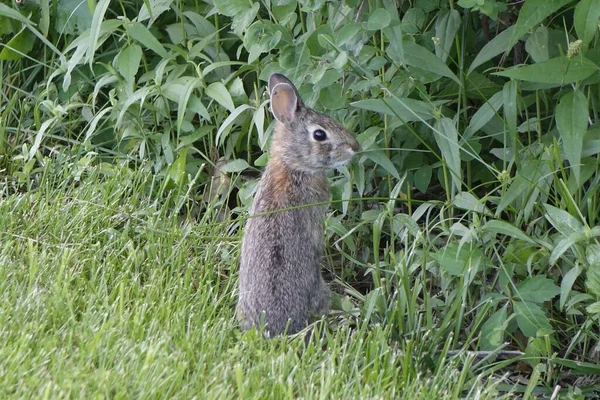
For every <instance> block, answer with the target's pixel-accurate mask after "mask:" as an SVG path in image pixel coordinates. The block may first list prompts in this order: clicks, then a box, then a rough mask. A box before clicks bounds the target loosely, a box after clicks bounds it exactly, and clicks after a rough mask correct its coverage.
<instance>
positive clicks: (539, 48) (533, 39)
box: [525, 26, 568, 63]
mask: <svg viewBox="0 0 600 400" xmlns="http://www.w3.org/2000/svg"><path fill="white" fill-rule="evenodd" d="M567 48H568V43H567V40H566V38H565V34H564V32H563V31H562V30H557V29H549V28H548V27H546V26H540V27H539V28H537V29H536V30H535V32H533V34H531V35H529V37H528V38H527V41H526V42H525V50H526V51H527V53H529V55H530V56H531V58H532V59H533V61H534V62H535V63H541V62H544V61H548V60H549V59H551V58H554V57H559V56H561V55H563V54H565V53H566V52H567Z"/></svg>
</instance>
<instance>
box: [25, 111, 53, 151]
mask: <svg viewBox="0 0 600 400" xmlns="http://www.w3.org/2000/svg"><path fill="white" fill-rule="evenodd" d="M56 122H57V120H56V117H53V118H49V119H47V120H45V121H44V122H43V123H42V126H40V129H39V130H38V131H37V133H36V134H35V139H34V141H33V144H32V145H31V148H30V149H29V159H30V160H31V159H33V157H35V153H37V151H38V149H39V148H40V145H41V144H42V139H43V138H44V135H45V134H46V132H47V131H50V130H52V128H53V127H54V124H55V123H56Z"/></svg>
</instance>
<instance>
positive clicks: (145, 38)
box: [125, 22, 169, 58]
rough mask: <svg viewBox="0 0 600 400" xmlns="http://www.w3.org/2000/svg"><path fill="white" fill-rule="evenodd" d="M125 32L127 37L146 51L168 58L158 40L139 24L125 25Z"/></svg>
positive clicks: (130, 23)
mask: <svg viewBox="0 0 600 400" xmlns="http://www.w3.org/2000/svg"><path fill="white" fill-rule="evenodd" d="M125 30H127V33H128V34H129V36H131V37H132V38H134V39H135V40H137V41H138V42H140V43H141V44H143V45H144V47H146V48H147V49H150V50H152V51H153V52H155V53H156V54H158V55H159V56H161V57H163V58H166V57H168V56H169V55H168V53H167V50H165V48H164V47H163V45H162V44H161V43H160V42H159V41H158V39H157V38H156V37H155V36H154V35H153V34H152V32H150V30H149V29H148V28H146V27H145V26H144V25H142V24H140V23H139V22H129V23H126V24H125Z"/></svg>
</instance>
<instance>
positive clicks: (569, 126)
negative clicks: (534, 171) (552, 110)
mask: <svg viewBox="0 0 600 400" xmlns="http://www.w3.org/2000/svg"><path fill="white" fill-rule="evenodd" d="M588 116H589V115H588V101H587V98H586V97H585V96H584V95H583V93H581V92H580V91H579V90H577V91H572V92H569V93H567V94H565V95H564V96H563V97H562V98H561V99H560V101H559V103H558V105H557V106H556V117H555V118H556V127H557V128H558V132H559V133H560V136H561V137H562V142H563V147H564V149H565V155H566V156H567V160H569V164H570V165H571V169H572V171H573V175H574V176H575V181H576V182H577V183H579V178H580V170H581V166H580V163H581V151H582V150H583V138H584V137H585V134H586V133H587V126H588Z"/></svg>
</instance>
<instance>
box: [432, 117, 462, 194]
mask: <svg viewBox="0 0 600 400" xmlns="http://www.w3.org/2000/svg"><path fill="white" fill-rule="evenodd" d="M433 135H434V137H435V141H436V143H437V145H438V147H439V148H440V151H441V153H442V157H443V159H444V161H445V162H446V164H447V165H448V168H449V170H450V175H451V178H452V183H453V185H454V188H455V189H456V191H457V192H459V191H460V189H461V186H462V170H461V168H460V145H459V144H458V131H457V130H456V126H455V125H454V121H452V120H451V119H450V118H446V117H444V118H441V119H440V120H438V121H437V122H436V123H435V126H434V129H433Z"/></svg>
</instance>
